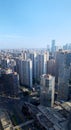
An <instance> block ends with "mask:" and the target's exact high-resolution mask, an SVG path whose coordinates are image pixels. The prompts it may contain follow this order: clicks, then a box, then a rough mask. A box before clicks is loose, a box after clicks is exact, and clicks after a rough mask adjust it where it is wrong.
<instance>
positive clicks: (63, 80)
mask: <svg viewBox="0 0 71 130" xmlns="http://www.w3.org/2000/svg"><path fill="white" fill-rule="evenodd" d="M58 59H59V60H58V66H57V67H58V70H57V71H58V100H65V101H66V100H67V99H68V94H69V79H70V62H71V52H68V51H64V52H63V51H62V52H59V54H58Z"/></svg>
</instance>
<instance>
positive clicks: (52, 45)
mask: <svg viewBox="0 0 71 130" xmlns="http://www.w3.org/2000/svg"><path fill="white" fill-rule="evenodd" d="M55 51H56V46H55V40H52V44H51V52H52V55H54V52H55Z"/></svg>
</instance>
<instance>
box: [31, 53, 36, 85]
mask: <svg viewBox="0 0 71 130" xmlns="http://www.w3.org/2000/svg"><path fill="white" fill-rule="evenodd" d="M36 58H37V53H36V52H34V53H30V59H31V60H32V78H33V83H35V82H36V79H37V77H36V71H37V68H36Z"/></svg>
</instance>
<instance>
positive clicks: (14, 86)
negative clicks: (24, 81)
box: [0, 69, 19, 96]
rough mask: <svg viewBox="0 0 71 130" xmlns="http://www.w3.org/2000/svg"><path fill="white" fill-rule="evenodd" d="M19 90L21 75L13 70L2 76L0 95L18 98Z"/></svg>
mask: <svg viewBox="0 0 71 130" xmlns="http://www.w3.org/2000/svg"><path fill="white" fill-rule="evenodd" d="M18 90H19V75H18V74H17V73H16V72H14V73H13V72H12V71H11V70H9V69H8V70H6V71H4V72H2V73H1V75H0V94H4V95H6V96H17V95H18Z"/></svg>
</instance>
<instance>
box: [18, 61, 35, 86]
mask: <svg viewBox="0 0 71 130" xmlns="http://www.w3.org/2000/svg"><path fill="white" fill-rule="evenodd" d="M19 75H20V82H21V84H22V85H25V86H28V87H30V88H32V61H31V60H30V59H28V60H23V59H20V60H19Z"/></svg>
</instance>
